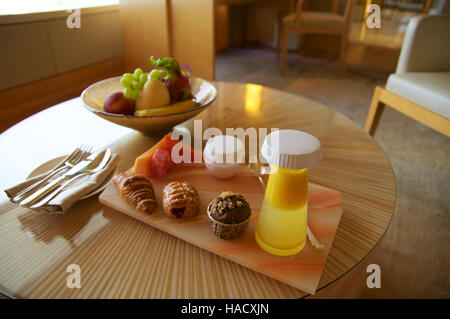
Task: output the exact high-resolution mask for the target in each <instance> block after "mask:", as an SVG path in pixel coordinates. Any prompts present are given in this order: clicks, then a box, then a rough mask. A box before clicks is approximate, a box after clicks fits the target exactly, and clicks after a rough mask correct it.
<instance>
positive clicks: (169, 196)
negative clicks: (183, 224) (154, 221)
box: [163, 182, 200, 218]
mask: <svg viewBox="0 0 450 319" xmlns="http://www.w3.org/2000/svg"><path fill="white" fill-rule="evenodd" d="M163 206H164V212H165V213H166V214H167V215H168V216H170V217H174V218H181V217H183V216H184V217H193V216H196V215H197V214H198V213H199V211H200V199H199V197H198V193H197V191H196V190H195V188H194V187H193V186H192V185H191V184H188V183H185V182H171V183H169V184H167V185H166V186H165V187H164V189H163Z"/></svg>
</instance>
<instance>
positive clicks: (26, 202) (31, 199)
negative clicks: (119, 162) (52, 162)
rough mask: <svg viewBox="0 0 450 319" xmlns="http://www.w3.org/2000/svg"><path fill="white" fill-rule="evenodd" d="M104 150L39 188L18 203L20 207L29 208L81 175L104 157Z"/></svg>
mask: <svg viewBox="0 0 450 319" xmlns="http://www.w3.org/2000/svg"><path fill="white" fill-rule="evenodd" d="M105 152H106V150H102V151H99V152H96V153H93V154H91V155H89V156H88V157H87V158H86V159H85V160H83V161H81V162H79V163H78V164H76V165H75V166H74V167H72V168H71V169H70V170H68V171H67V172H65V173H64V174H63V175H61V176H60V177H58V178H56V179H55V180H54V181H52V182H50V183H49V184H47V185H45V186H44V187H42V188H39V189H38V190H37V191H36V192H34V193H33V194H31V195H30V196H28V197H27V198H25V199H24V200H23V201H21V202H20V203H19V205H20V206H25V207H29V206H31V205H33V204H34V203H35V202H36V201H37V200H39V199H40V198H42V197H43V196H45V195H47V194H48V193H49V192H51V191H53V190H54V189H55V188H56V187H58V186H59V185H60V184H61V183H62V182H64V181H65V180H67V179H69V178H71V177H73V176H75V175H77V174H79V173H81V172H84V171H85V170H86V168H87V167H88V166H89V164H91V162H93V161H101V159H102V158H103V157H104V154H105Z"/></svg>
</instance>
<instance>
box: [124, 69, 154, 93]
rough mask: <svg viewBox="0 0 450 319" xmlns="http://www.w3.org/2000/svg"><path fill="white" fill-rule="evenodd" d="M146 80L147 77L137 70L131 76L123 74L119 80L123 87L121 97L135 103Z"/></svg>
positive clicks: (140, 70)
mask: <svg viewBox="0 0 450 319" xmlns="http://www.w3.org/2000/svg"><path fill="white" fill-rule="evenodd" d="M147 80H148V75H147V74H146V73H144V71H142V69H141V68H137V69H136V70H135V71H134V73H133V74H131V73H125V74H124V75H123V76H122V79H120V84H121V85H122V86H123V88H124V89H123V95H125V97H126V98H128V99H132V100H133V101H136V100H137V99H138V97H139V95H140V94H141V91H142V89H143V87H144V85H145V83H146V82H147Z"/></svg>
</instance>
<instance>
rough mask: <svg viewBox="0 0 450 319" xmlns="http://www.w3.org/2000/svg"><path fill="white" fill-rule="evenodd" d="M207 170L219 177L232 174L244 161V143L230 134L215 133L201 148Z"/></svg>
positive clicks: (224, 177)
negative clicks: (202, 148)
mask: <svg viewBox="0 0 450 319" xmlns="http://www.w3.org/2000/svg"><path fill="white" fill-rule="evenodd" d="M203 159H204V160H205V164H206V168H207V170H208V172H209V173H210V174H211V175H213V176H215V177H217V178H221V179H226V178H230V177H232V176H234V175H235V174H236V173H237V172H238V171H239V169H240V168H241V167H242V163H244V161H245V147H244V143H243V142H242V141H241V140H239V139H238V138H236V137H234V136H230V135H217V136H214V137H212V138H210V139H209V140H208V142H206V146H205V148H204V150H203Z"/></svg>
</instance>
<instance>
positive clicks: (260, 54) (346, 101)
mask: <svg viewBox="0 0 450 319" xmlns="http://www.w3.org/2000/svg"><path fill="white" fill-rule="evenodd" d="M216 64H217V65H216V68H217V70H216V72H217V74H216V78H217V80H224V81H236V82H252V83H258V84H262V85H266V86H269V87H273V88H277V89H280V90H284V91H287V92H291V93H295V94H299V95H302V96H306V97H309V98H312V99H314V100H316V101H318V102H321V103H322V104H324V105H327V106H328V107H330V108H332V109H333V110H336V111H338V112H340V113H342V114H344V115H346V116H348V117H349V118H351V119H352V120H353V121H355V122H356V123H357V124H358V125H360V126H361V127H362V126H363V124H364V122H365V118H366V115H367V112H368V109H369V103H370V99H371V97H372V93H373V89H374V87H375V86H376V85H380V84H384V83H385V81H386V78H387V76H388V74H387V73H383V72H380V71H374V70H366V69H363V68H360V67H358V68H357V67H354V66H353V67H350V68H349V72H348V73H347V74H346V76H344V77H342V76H341V75H340V71H339V70H340V69H339V65H338V64H336V63H332V62H329V61H321V60H316V59H311V58H304V57H299V56H298V55H294V54H291V55H289V56H288V60H287V71H286V75H285V77H280V76H279V64H278V63H277V62H276V61H275V55H274V53H273V52H270V51H260V50H248V49H247V50H244V49H228V50H225V51H222V52H220V53H219V54H218V56H217V61H216ZM375 139H376V141H377V142H378V143H379V144H380V146H381V147H382V148H383V149H384V150H385V151H386V153H387V155H388V156H389V159H390V161H391V163H392V166H393V168H394V171H395V174H396V176H397V183H398V203H397V210H396V213H395V215H394V218H393V220H392V224H391V226H390V228H389V229H388V231H387V233H386V235H385V237H384V239H383V240H382V242H381V244H380V245H379V247H378V249H377V251H376V254H374V255H372V256H371V257H370V262H372V263H377V264H379V265H380V267H381V288H380V289H368V288H367V287H366V285H365V282H364V280H365V278H366V275H367V274H365V273H364V270H365V269H357V270H356V271H357V272H360V276H359V277H358V276H357V277H358V278H360V279H358V280H359V282H358V281H356V282H352V283H349V284H350V285H352V286H353V288H355V289H349V287H344V288H343V289H342V290H341V293H340V294H339V295H338V296H339V297H350V298H359V297H360V298H370V297H375V298H449V297H450V273H449V270H450V248H449V243H450V183H449V181H450V140H449V139H448V138H447V137H444V136H443V135H441V134H439V133H437V132H435V131H433V130H432V129H429V128H428V127H425V126H424V125H422V124H419V123H417V122H415V121H414V120H411V119H409V118H407V117H406V116H404V115H402V114H399V113H397V112H396V111H393V110H392V109H389V108H387V109H386V110H385V113H384V114H383V116H382V119H381V123H380V125H379V128H378V131H377V133H376V135H375ZM344 278H345V277H344Z"/></svg>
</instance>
